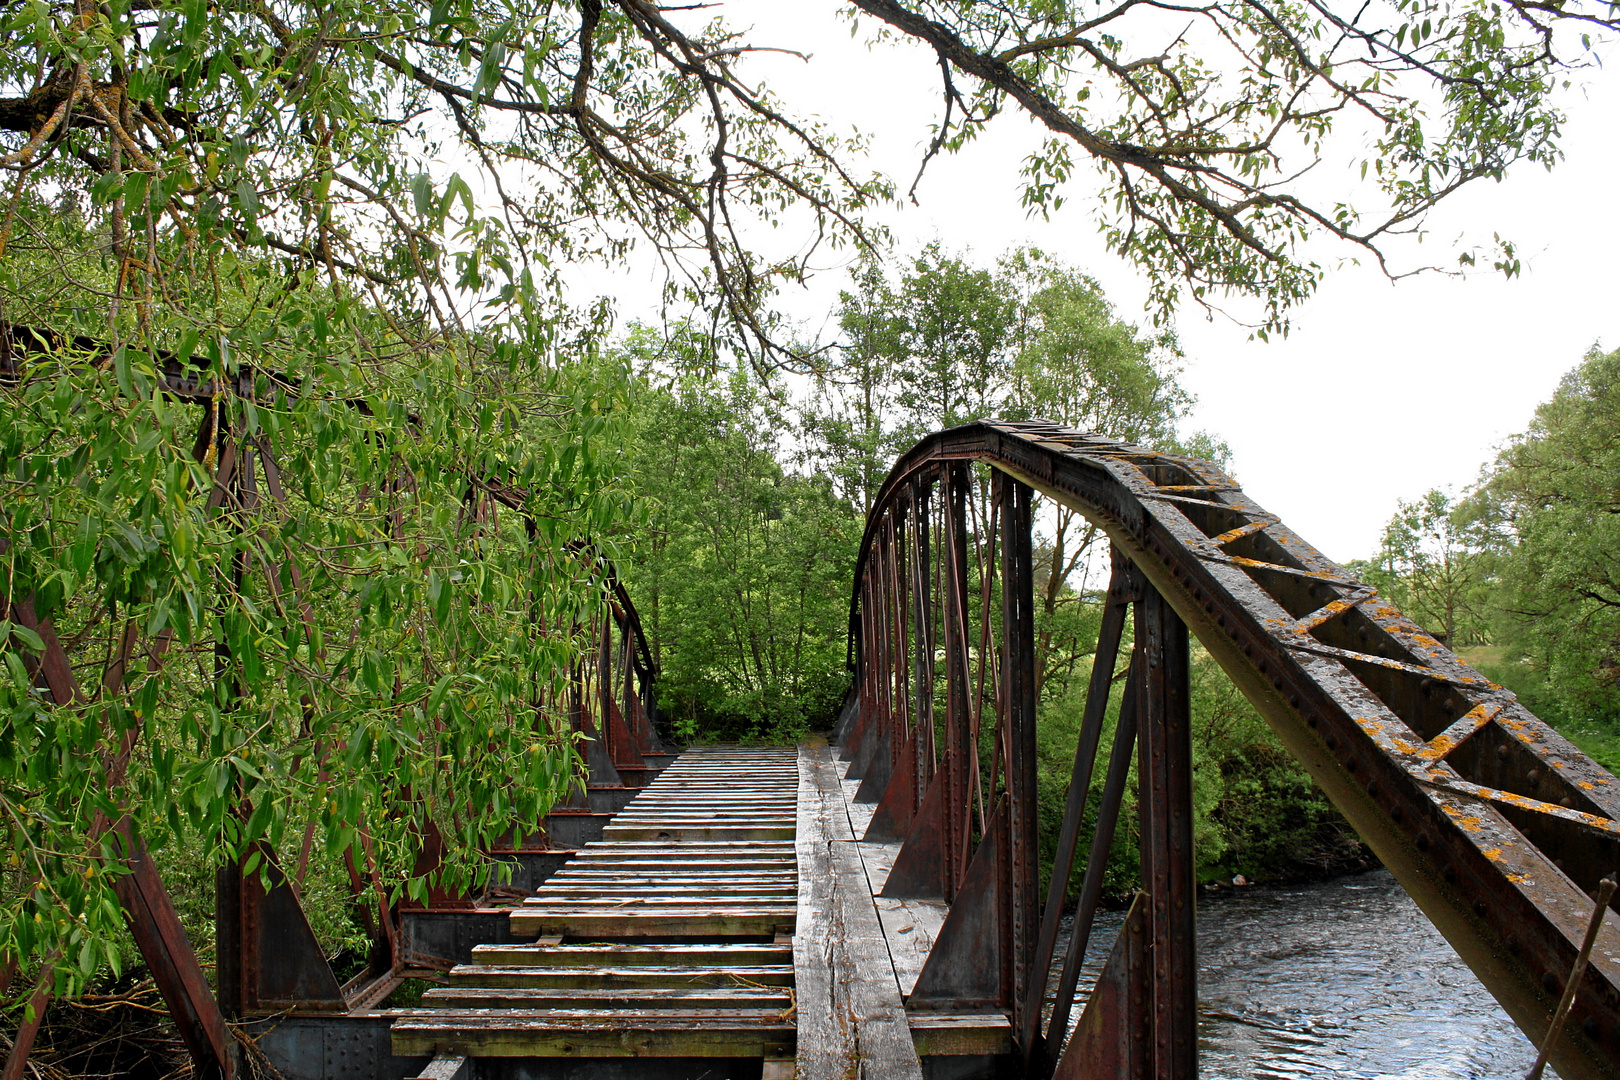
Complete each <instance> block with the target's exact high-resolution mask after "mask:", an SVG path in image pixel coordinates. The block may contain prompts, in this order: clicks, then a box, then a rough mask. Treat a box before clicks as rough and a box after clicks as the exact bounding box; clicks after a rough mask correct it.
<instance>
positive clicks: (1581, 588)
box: [1467, 349, 1620, 726]
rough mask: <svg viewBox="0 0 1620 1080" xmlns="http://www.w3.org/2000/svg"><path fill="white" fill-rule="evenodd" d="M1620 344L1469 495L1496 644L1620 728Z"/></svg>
mask: <svg viewBox="0 0 1620 1080" xmlns="http://www.w3.org/2000/svg"><path fill="white" fill-rule="evenodd" d="M1616 492H1620V351H1616V352H1610V353H1604V352H1601V351H1599V350H1597V349H1593V350H1592V351H1591V352H1589V353H1587V355H1586V358H1585V360H1584V361H1583V362H1582V363H1581V364H1580V366H1578V367H1577V368H1575V369H1574V370H1573V371H1571V372H1570V373H1569V374H1568V375H1566V376H1565V377H1564V379H1563V382H1562V383H1561V384H1560V385H1559V387H1558V390H1557V392H1556V393H1555V394H1554V395H1553V397H1552V399H1551V400H1550V401H1547V402H1545V403H1543V404H1542V405H1541V406H1540V407H1538V408H1537V409H1536V414H1535V418H1534V419H1533V420H1532V421H1531V424H1530V428H1529V430H1528V431H1526V432H1525V433H1524V434H1523V435H1521V436H1519V437H1517V438H1515V439H1514V440H1512V441H1511V442H1510V443H1509V444H1508V446H1507V447H1505V448H1504V449H1503V450H1502V452H1501V454H1500V455H1499V456H1498V458H1497V460H1496V463H1495V465H1494V466H1493V467H1492V468H1491V469H1490V470H1489V472H1488V475H1487V478H1486V480H1485V482H1484V483H1483V484H1482V485H1481V487H1480V489H1479V491H1478V492H1477V493H1476V495H1475V496H1474V498H1473V499H1472V500H1470V503H1469V504H1468V507H1467V512H1468V513H1469V514H1471V515H1473V516H1474V518H1475V519H1476V520H1477V521H1478V522H1479V527H1480V528H1481V529H1483V530H1485V531H1486V536H1487V540H1488V543H1489V544H1490V545H1491V549H1492V550H1493V552H1494V553H1495V555H1496V557H1497V559H1498V564H1499V569H1498V573H1499V575H1500V578H1501V583H1500V586H1499V587H1498V589H1497V590H1496V592H1495V593H1494V601H1495V607H1496V609H1497V639H1498V641H1499V643H1500V644H1501V645H1503V646H1504V649H1505V652H1506V654H1507V658H1508V659H1509V661H1510V662H1514V663H1520V664H1523V665H1525V666H1527V667H1528V668H1529V669H1530V670H1532V671H1533V672H1535V673H1536V674H1537V675H1538V676H1539V678H1540V679H1542V680H1544V681H1545V686H1546V690H1547V692H1548V693H1549V694H1550V695H1551V696H1552V697H1553V698H1554V699H1555V700H1557V701H1558V702H1561V703H1562V704H1563V706H1564V708H1565V709H1566V710H1567V711H1568V713H1569V714H1570V716H1571V719H1574V720H1589V719H1590V720H1597V721H1601V722H1602V724H1603V725H1604V726H1613V725H1616V724H1620V501H1617V499H1616Z"/></svg>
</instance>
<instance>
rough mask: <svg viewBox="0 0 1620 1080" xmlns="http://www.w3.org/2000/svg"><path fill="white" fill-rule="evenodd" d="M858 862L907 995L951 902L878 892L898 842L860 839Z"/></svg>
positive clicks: (891, 957)
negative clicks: (908, 898) (863, 871)
mask: <svg viewBox="0 0 1620 1080" xmlns="http://www.w3.org/2000/svg"><path fill="white" fill-rule="evenodd" d="M860 848H861V862H862V864H863V865H864V866H865V867H866V881H867V886H868V887H869V888H870V889H871V890H872V897H873V903H874V904H875V905H876V906H877V913H878V921H879V922H880V923H881V924H882V926H883V936H884V938H885V939H886V940H887V941H888V943H889V959H890V960H891V961H892V962H893V964H894V975H895V979H896V980H897V981H898V982H899V984H900V993H901V995H902V996H907V995H909V994H910V993H911V990H912V988H913V987H914V986H916V985H917V976H919V975H921V974H922V969H923V965H924V964H926V963H927V962H928V954H929V953H930V952H932V951H933V949H934V939H935V938H936V937H938V936H939V930H940V927H942V926H944V925H945V916H946V914H947V913H948V912H949V911H950V906H949V905H948V904H946V903H945V902H944V901H941V900H899V899H896V898H894V897H890V896H880V895H878V894H879V893H881V892H882V891H883V884H884V882H886V881H887V880H888V878H889V870H890V869H891V868H892V867H893V866H894V859H895V856H896V855H898V854H899V853H900V844H899V843H887V844H880V843H867V842H865V841H862V842H861V845H860Z"/></svg>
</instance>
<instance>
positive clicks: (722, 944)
mask: <svg viewBox="0 0 1620 1080" xmlns="http://www.w3.org/2000/svg"><path fill="white" fill-rule="evenodd" d="M844 771H845V769H844V767H843V763H841V762H839V761H837V760H836V758H835V757H834V756H833V754H832V753H831V751H830V750H829V749H828V748H827V747H826V746H823V745H812V744H806V745H804V746H801V747H799V748H798V749H797V750H785V749H778V750H770V749H765V750H761V749H753V748H750V749H746V750H740V749H727V748H703V749H697V750H692V751H689V752H687V753H686V754H684V755H682V756H681V757H680V758H678V759H676V760H675V761H674V762H672V763H671V764H669V765H668V766H667V767H666V768H665V769H664V770H663V771H662V772H660V773H659V774H658V775H657V777H656V778H653V779H651V780H650V781H649V783H648V785H647V786H646V787H645V788H642V789H640V791H639V793H638V794H637V795H636V796H635V797H634V798H633V799H631V800H630V802H629V803H627V804H626V805H625V806H624V808H623V810H622V811H621V812H620V813H619V815H618V816H616V817H615V818H614V819H613V820H612V821H611V822H610V823H609V824H608V825H607V826H606V827H605V828H604V829H603V830H602V836H601V839H599V840H596V841H594V842H591V843H588V844H585V845H583V846H581V847H580V849H579V850H578V851H577V852H576V853H575V855H574V857H573V858H572V859H570V860H569V861H568V862H567V863H566V864H565V865H564V866H563V867H562V868H561V869H559V870H558V871H557V872H556V873H554V874H553V875H552V876H551V877H550V878H549V879H547V881H546V883H545V884H544V885H542V886H541V887H540V888H539V889H538V890H536V892H535V893H534V894H533V895H532V896H530V897H528V898H527V899H525V900H524V901H523V903H521V904H519V905H518V906H517V907H515V908H513V909H512V910H511V912H510V916H509V919H510V929H511V931H512V933H513V935H514V936H516V937H525V936H529V937H534V938H536V939H537V940H535V941H533V942H531V943H526V944H505V945H480V946H478V947H476V948H475V949H474V950H473V952H472V958H471V959H472V962H471V963H467V964H462V965H459V966H457V967H455V968H453V969H452V970H451V971H450V972H449V978H448V981H447V984H446V985H444V986H440V987H436V988H434V989H432V990H429V991H428V992H427V993H426V994H425V995H424V996H423V999H422V1007H421V1008H417V1009H405V1010H399V1011H398V1013H397V1018H396V1020H395V1022H394V1025H393V1047H394V1052H395V1053H396V1054H399V1055H402V1056H419V1057H433V1056H436V1055H437V1056H442V1057H445V1058H446V1060H449V1059H450V1058H454V1057H457V1056H462V1057H466V1058H473V1059H475V1058H479V1057H487V1058H536V1059H540V1058H546V1059H575V1060H579V1061H585V1060H588V1059H593V1058H601V1059H609V1058H614V1059H623V1058H637V1057H647V1058H658V1057H663V1058H683V1059H685V1058H690V1059H697V1058H760V1059H763V1061H764V1066H763V1072H762V1074H761V1075H762V1076H763V1077H764V1080H845V1078H850V1077H859V1078H861V1080H922V1077H923V1068H922V1064H921V1060H920V1057H919V1055H922V1056H924V1057H929V1058H936V1059H939V1058H942V1059H951V1058H954V1059H956V1061H957V1062H958V1063H961V1064H959V1065H949V1064H947V1065H945V1066H944V1069H945V1073H944V1074H945V1075H956V1073H953V1072H952V1071H951V1070H952V1069H958V1070H960V1069H961V1068H967V1067H975V1068H976V1067H980V1066H981V1065H982V1063H983V1062H984V1061H986V1060H988V1059H989V1058H990V1057H992V1056H999V1055H1006V1054H1008V1053H1009V1052H1010V1050H1011V1046H1012V1043H1011V1033H1010V1030H1009V1028H1008V1025H1007V1021H1006V1018H1005V1017H1003V1016H1000V1015H999V1014H975V1015H939V1014H934V1015H928V1014H913V1015H909V1016H908V1015H907V1012H906V1009H905V1006H904V1003H903V1001H904V994H905V992H906V991H908V990H909V989H910V987H911V985H912V984H913V983H915V981H916V978H917V972H918V971H919V970H920V969H921V966H922V962H923V960H924V959H925V958H926V956H927V951H928V948H929V947H930V946H931V945H932V941H933V938H934V936H935V935H936V934H937V932H938V928H939V923H940V921H941V920H942V919H943V915H944V909H943V905H934V904H928V903H926V902H920V901H906V902H900V901H894V900H890V899H887V898H883V897H879V896H877V895H876V894H877V893H878V892H879V891H880V890H881V888H882V885H883V882H884V879H885V878H886V877H887V875H888V871H889V867H890V865H892V863H893V860H894V849H895V848H896V847H897V846H898V845H876V844H866V843H863V842H861V841H860V840H859V839H858V838H859V837H860V836H861V835H862V834H863V833H864V832H865V827H866V823H867V820H868V819H869V818H870V816H871V809H872V808H871V806H870V805H869V804H860V803H856V802H854V801H853V798H852V796H853V794H854V788H855V784H854V783H853V782H849V781H845V780H844V779H843V776H842V773H843V772H844ZM512 1067H516V1068H520V1069H521V1066H519V1065H517V1063H513V1066H512ZM582 1067H583V1066H582ZM631 1068H635V1066H631Z"/></svg>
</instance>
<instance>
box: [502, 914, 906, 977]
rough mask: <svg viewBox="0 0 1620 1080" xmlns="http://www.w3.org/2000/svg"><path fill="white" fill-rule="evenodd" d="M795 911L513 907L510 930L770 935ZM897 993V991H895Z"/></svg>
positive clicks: (581, 934) (785, 928)
mask: <svg viewBox="0 0 1620 1080" xmlns="http://www.w3.org/2000/svg"><path fill="white" fill-rule="evenodd" d="M793 923H794V911H793V909H792V908H788V909H786V910H785V911H752V912H749V911H735V912H729V913H717V914H704V913H702V912H692V913H689V914H681V913H679V912H647V913H645V914H641V913H635V912H625V913H623V914H619V915H600V914H588V913H584V912H563V913H561V914H555V913H548V912H543V911H537V912H530V911H522V910H514V911H513V912H512V917H511V920H510V926H511V930H512V933H513V934H516V935H519V936H527V935H530V934H533V935H536V936H538V935H541V934H563V935H565V936H568V937H576V938H620V937H627V938H628V937H771V936H773V935H775V934H790V933H792V932H793ZM896 993H898V991H896Z"/></svg>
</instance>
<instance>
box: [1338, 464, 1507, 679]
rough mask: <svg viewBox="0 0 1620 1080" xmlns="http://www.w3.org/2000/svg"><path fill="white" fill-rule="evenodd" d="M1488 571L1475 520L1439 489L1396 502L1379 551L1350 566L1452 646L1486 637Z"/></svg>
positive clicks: (1468, 643) (1487, 560)
mask: <svg viewBox="0 0 1620 1080" xmlns="http://www.w3.org/2000/svg"><path fill="white" fill-rule="evenodd" d="M1490 570H1491V559H1490V558H1489V556H1488V555H1487V553H1486V552H1484V551H1483V550H1482V546H1481V537H1480V535H1479V530H1478V528H1477V525H1476V523H1474V522H1470V521H1469V520H1468V515H1467V514H1466V512H1464V513H1459V507H1458V506H1457V505H1456V503H1455V501H1454V500H1453V499H1452V497H1451V496H1450V495H1448V494H1447V493H1446V492H1443V491H1441V490H1439V489H1438V488H1436V489H1433V490H1431V491H1430V492H1429V493H1428V494H1426V495H1424V496H1423V498H1421V499H1418V500H1416V501H1414V502H1407V501H1406V500H1405V499H1402V500H1400V502H1399V504H1398V506H1397V508H1396V511H1395V516H1394V517H1392V518H1391V519H1390V521H1389V524H1388V525H1386V526H1385V527H1384V536H1383V539H1382V541H1381V542H1380V543H1379V547H1378V554H1377V555H1376V556H1375V557H1374V558H1373V559H1372V561H1371V562H1365V563H1353V564H1351V571H1352V573H1355V574H1357V575H1358V576H1360V577H1361V578H1362V579H1363V580H1365V581H1366V582H1367V583H1368V584H1369V585H1372V586H1373V587H1374V588H1376V589H1377V590H1378V591H1379V592H1380V593H1381V594H1382V595H1384V596H1386V597H1388V598H1389V600H1390V601H1391V602H1392V603H1394V604H1395V606H1396V607H1398V608H1400V609H1401V610H1402V611H1403V612H1405V613H1406V614H1407V615H1408V616H1410V617H1411V618H1413V619H1414V620H1416V621H1417V622H1418V624H1419V625H1422V626H1426V627H1428V628H1429V629H1430V630H1432V631H1433V632H1435V633H1437V634H1439V635H1441V640H1442V641H1444V642H1446V643H1447V644H1449V645H1450V646H1451V647H1452V648H1456V647H1458V646H1462V645H1470V644H1475V643H1478V642H1482V641H1484V640H1486V639H1487V638H1488V636H1489V628H1488V620H1489V614H1488V610H1487V607H1486V604H1487V596H1488V593H1489V590H1490V587H1491V584H1492V581H1491V576H1490Z"/></svg>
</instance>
